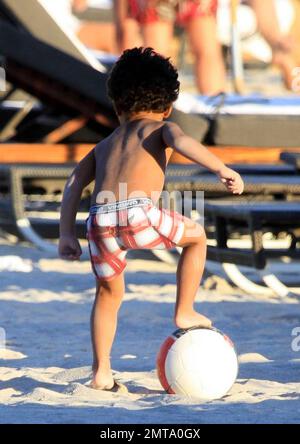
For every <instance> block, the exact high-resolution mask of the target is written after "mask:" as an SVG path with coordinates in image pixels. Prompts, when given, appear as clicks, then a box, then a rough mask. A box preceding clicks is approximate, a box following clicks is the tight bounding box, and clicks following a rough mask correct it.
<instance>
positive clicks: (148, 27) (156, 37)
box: [142, 20, 173, 57]
mask: <svg viewBox="0 0 300 444" xmlns="http://www.w3.org/2000/svg"><path fill="white" fill-rule="evenodd" d="M142 35H143V38H144V46H150V47H151V48H153V49H155V51H157V52H158V53H160V54H162V55H164V56H166V57H172V56H173V53H172V39H173V22H172V21H167V20H157V21H153V22H151V23H145V24H144V25H143V26H142Z"/></svg>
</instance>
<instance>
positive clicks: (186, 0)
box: [128, 0, 218, 26]
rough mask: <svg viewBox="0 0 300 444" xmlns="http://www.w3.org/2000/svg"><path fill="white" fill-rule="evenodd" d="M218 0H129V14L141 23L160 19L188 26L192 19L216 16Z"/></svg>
mask: <svg viewBox="0 0 300 444" xmlns="http://www.w3.org/2000/svg"><path fill="white" fill-rule="evenodd" d="M217 9H218V0H177V1H176V0H165V1H161V2H160V1H157V0H154V1H153V0H129V3H128V15H129V17H130V18H133V19H135V20H137V21H138V23H140V24H141V25H145V24H148V23H155V22H157V21H159V20H167V21H170V20H171V21H176V22H177V23H178V24H179V25H181V26H186V25H187V24H188V23H189V22H190V21H191V20H192V19H195V18H198V17H205V16H210V15H212V16H216V14H217Z"/></svg>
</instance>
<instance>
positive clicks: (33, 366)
mask: <svg viewBox="0 0 300 444" xmlns="http://www.w3.org/2000/svg"><path fill="white" fill-rule="evenodd" d="M0 251H1V257H4V256H9V255H16V256H19V257H21V258H22V260H21V263H22V264H23V265H24V264H25V266H24V267H23V268H24V271H8V270H5V269H3V268H2V271H0V327H1V328H3V329H5V332H6V347H5V348H2V349H0V422H1V423H95V424H107V423H111V424H114V423H115V424H116V423H118V424H119V423H120V424H130V423H156V424H165V423H170V424H173V423H174V424H175V423H179V424H180V423H193V424H201V423H299V422H300V351H298V352H297V351H293V350H292V347H291V343H292V340H293V339H294V338H293V336H292V330H293V329H294V328H295V327H297V326H300V305H299V302H298V301H297V300H295V299H293V298H286V299H284V300H280V299H279V298H276V297H273V298H272V297H271V298H270V297H268V298H267V297H263V296H257V297H254V296H250V295H247V294H244V293H242V292H241V291H239V290H237V289H234V288H231V287H228V288H227V290H226V291H220V290H216V289H215V290H207V289H203V288H201V289H199V294H198V299H197V304H198V309H200V305H201V310H202V312H203V313H204V314H206V315H208V316H209V317H211V318H212V319H213V321H214V324H215V326H216V327H218V328H220V329H221V330H223V331H224V332H226V333H227V334H228V335H229V336H230V337H231V338H232V340H233V341H234V343H235V345H236V348H237V350H238V353H239V360H240V371H239V376H238V380H237V382H236V384H235V385H234V387H233V388H232V390H231V392H230V393H229V394H228V395H227V396H226V397H225V398H223V399H221V400H218V401H213V402H207V403H200V402H199V401H198V400H195V399H186V398H184V397H180V396H177V395H176V396H175V395H167V394H165V393H164V391H163V390H162V388H161V386H160V384H159V382H158V380H157V378H156V372H155V357H156V353H157V351H158V348H159V345H160V343H161V342H162V341H163V340H164V338H165V337H166V336H167V335H168V334H170V333H171V332H172V331H173V330H174V327H173V325H172V322H171V319H172V310H173V304H174V300H175V288H176V287H175V275H174V272H175V265H168V264H164V263H162V262H159V261H158V260H155V259H154V257H153V258H152V257H151V254H150V253H149V254H148V255H149V257H148V258H144V259H141V258H131V259H129V261H128V267H127V277H126V296H125V299H124V303H123V305H122V308H121V311H120V318H119V319H120V321H119V328H118V334H117V339H116V342H115V345H114V348H113V353H112V359H113V368H114V371H115V374H116V377H117V378H118V379H119V380H120V381H121V382H123V383H125V384H126V385H127V386H128V389H129V391H130V393H129V394H128V395H118V394H112V393H105V392H100V391H95V390H92V389H90V388H88V387H87V386H86V383H87V381H88V380H89V379H90V374H91V367H90V364H91V349H90V340H89V315H90V310H91V305H92V301H93V294H94V279H93V275H92V274H91V271H90V265H89V262H88V260H87V257H84V258H83V259H82V261H81V262H78V263H67V262H64V261H62V260H60V259H57V258H55V257H54V256H52V257H51V256H49V255H48V256H47V255H46V254H45V253H43V252H40V251H38V250H36V249H34V248H32V247H31V246H29V245H27V244H13V243H11V242H9V241H7V240H5V239H1V241H0ZM24 260H25V263H24ZM19 268H20V269H21V268H22V266H20V267H19ZM30 270H31V271H30Z"/></svg>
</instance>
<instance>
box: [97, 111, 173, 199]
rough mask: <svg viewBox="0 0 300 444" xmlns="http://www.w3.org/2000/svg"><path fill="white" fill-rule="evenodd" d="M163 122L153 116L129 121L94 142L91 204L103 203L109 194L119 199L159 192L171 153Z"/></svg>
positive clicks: (149, 195) (148, 195) (151, 194)
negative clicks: (167, 144)
mask: <svg viewBox="0 0 300 444" xmlns="http://www.w3.org/2000/svg"><path fill="white" fill-rule="evenodd" d="M164 125H166V124H165V123H164V122H162V121H155V120H152V119H137V120H133V121H129V122H127V123H124V124H122V125H121V126H120V127H118V128H117V129H116V130H115V131H114V132H113V133H112V134H111V135H110V136H109V137H107V138H106V139H104V140H103V141H101V142H100V143H99V144H98V145H97V147H96V148H95V157H96V174H95V188H94V192H93V196H92V204H95V203H98V204H100V203H106V202H107V201H108V200H109V194H110V193H111V196H112V198H113V199H114V200H122V199H125V198H127V197H144V196H147V197H151V196H152V197H153V192H154V191H155V192H158V194H159V193H160V192H161V190H162V188H163V184H164V176H165V169H166V166H167V164H168V161H169V159H170V156H171V154H172V149H171V148H168V147H167V146H166V144H165V142H164V140H163V137H162V129H163V126H164ZM120 193H121V194H120ZM122 193H123V196H122ZM124 193H125V194H124Z"/></svg>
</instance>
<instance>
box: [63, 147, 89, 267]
mask: <svg viewBox="0 0 300 444" xmlns="http://www.w3.org/2000/svg"><path fill="white" fill-rule="evenodd" d="M95 168H96V161H95V154H94V149H93V150H92V151H90V152H89V153H88V154H87V155H86V156H85V157H84V158H83V159H82V160H81V161H80V162H79V163H78V165H77V166H76V168H75V169H74V171H73V173H72V174H71V176H70V178H69V179H68V181H67V183H66V186H65V189H64V194H63V199H62V204H61V211H60V226H59V232H60V239H59V255H60V256H61V257H62V258H63V259H69V260H76V259H79V257H80V255H81V248H80V245H79V242H78V240H77V238H76V231H75V221H76V214H77V210H78V206H79V202H80V198H81V194H82V191H83V189H84V188H85V187H86V186H87V185H88V184H89V183H91V182H92V181H93V180H94V178H95Z"/></svg>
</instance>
